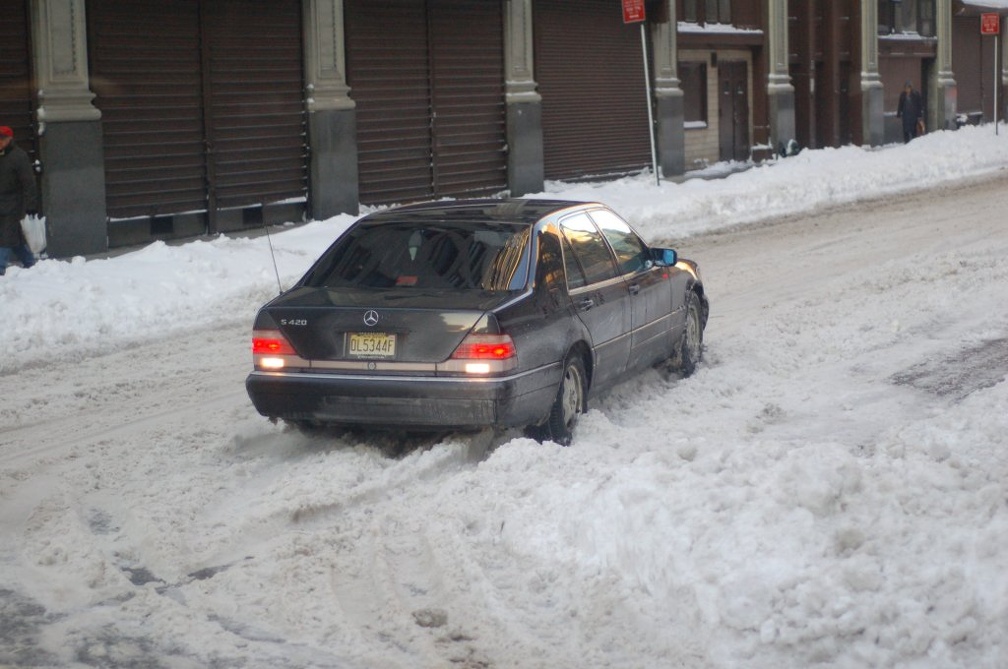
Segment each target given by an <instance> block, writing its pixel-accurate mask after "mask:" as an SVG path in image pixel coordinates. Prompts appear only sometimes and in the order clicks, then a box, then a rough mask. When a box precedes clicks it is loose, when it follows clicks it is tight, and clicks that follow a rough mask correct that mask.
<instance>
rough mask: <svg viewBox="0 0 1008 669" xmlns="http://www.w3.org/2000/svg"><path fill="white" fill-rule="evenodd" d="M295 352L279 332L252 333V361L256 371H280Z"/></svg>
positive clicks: (259, 331) (258, 331)
mask: <svg viewBox="0 0 1008 669" xmlns="http://www.w3.org/2000/svg"><path fill="white" fill-rule="evenodd" d="M296 356H297V351H295V350H294V347H293V346H291V345H290V342H289V341H287V338H286V337H284V336H283V334H282V333H281V332H280V331H279V330H256V331H255V332H253V333H252V361H253V364H255V366H256V368H257V369H281V368H283V367H285V366H286V365H287V362H288V360H289V358H291V357H296Z"/></svg>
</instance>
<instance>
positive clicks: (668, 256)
mask: <svg viewBox="0 0 1008 669" xmlns="http://www.w3.org/2000/svg"><path fill="white" fill-rule="evenodd" d="M654 254H655V260H657V261H658V262H660V263H661V264H662V265H665V266H666V267H672V266H673V265H675V264H676V262H677V261H678V260H679V254H677V253H676V252H675V249H654Z"/></svg>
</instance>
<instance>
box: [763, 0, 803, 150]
mask: <svg viewBox="0 0 1008 669" xmlns="http://www.w3.org/2000/svg"><path fill="white" fill-rule="evenodd" d="M767 53H768V58H767V69H768V71H767V101H768V107H769V114H770V118H769V119H768V120H769V124H770V145H771V146H772V147H774V151H779V150H780V148H781V146H787V143H788V141H790V140H792V139H794V138H795V135H796V125H795V90H794V86H793V85H792V84H791V74H790V72H789V67H788V65H789V63H788V8H787V0H768V6H767Z"/></svg>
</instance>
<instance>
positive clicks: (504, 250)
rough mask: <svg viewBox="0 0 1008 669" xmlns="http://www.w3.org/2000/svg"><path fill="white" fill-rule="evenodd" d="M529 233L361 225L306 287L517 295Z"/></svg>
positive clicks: (523, 280) (446, 226)
mask: <svg viewBox="0 0 1008 669" xmlns="http://www.w3.org/2000/svg"><path fill="white" fill-rule="evenodd" d="M528 246H529V229H528V228H527V227H525V226H515V225H507V224H501V225H480V226H474V225H465V224H448V223H441V224H434V225H426V226H422V227H420V226H417V225H413V224H409V223H390V224H386V225H374V226H359V227H357V228H355V229H353V230H351V231H350V232H349V233H348V234H346V235H345V236H343V237H342V238H340V239H339V240H338V241H337V242H336V243H335V244H333V246H331V247H330V248H329V250H327V251H326V253H325V254H324V255H323V256H322V258H321V259H320V260H319V262H318V264H317V265H316V266H315V268H314V269H313V270H312V272H311V273H310V274H309V275H308V277H307V278H306V284H307V285H309V286H313V287H319V286H325V287H327V288H350V287H353V288H391V287H396V288H419V289H424V288H457V289H476V290H487V291H505V290H521V289H523V288H524V287H525V284H526V282H527V275H528V255H529V251H528Z"/></svg>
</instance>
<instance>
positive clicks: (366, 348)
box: [347, 332, 396, 358]
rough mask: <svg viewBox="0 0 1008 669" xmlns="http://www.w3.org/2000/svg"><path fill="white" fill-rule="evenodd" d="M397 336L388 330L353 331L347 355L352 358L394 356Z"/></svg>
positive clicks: (350, 334)
mask: <svg viewBox="0 0 1008 669" xmlns="http://www.w3.org/2000/svg"><path fill="white" fill-rule="evenodd" d="M395 354H396V336H395V335H394V334H390V333H386V332H351V333H349V339H348V340H347V355H348V356H349V357H351V358H394V357H395Z"/></svg>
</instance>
